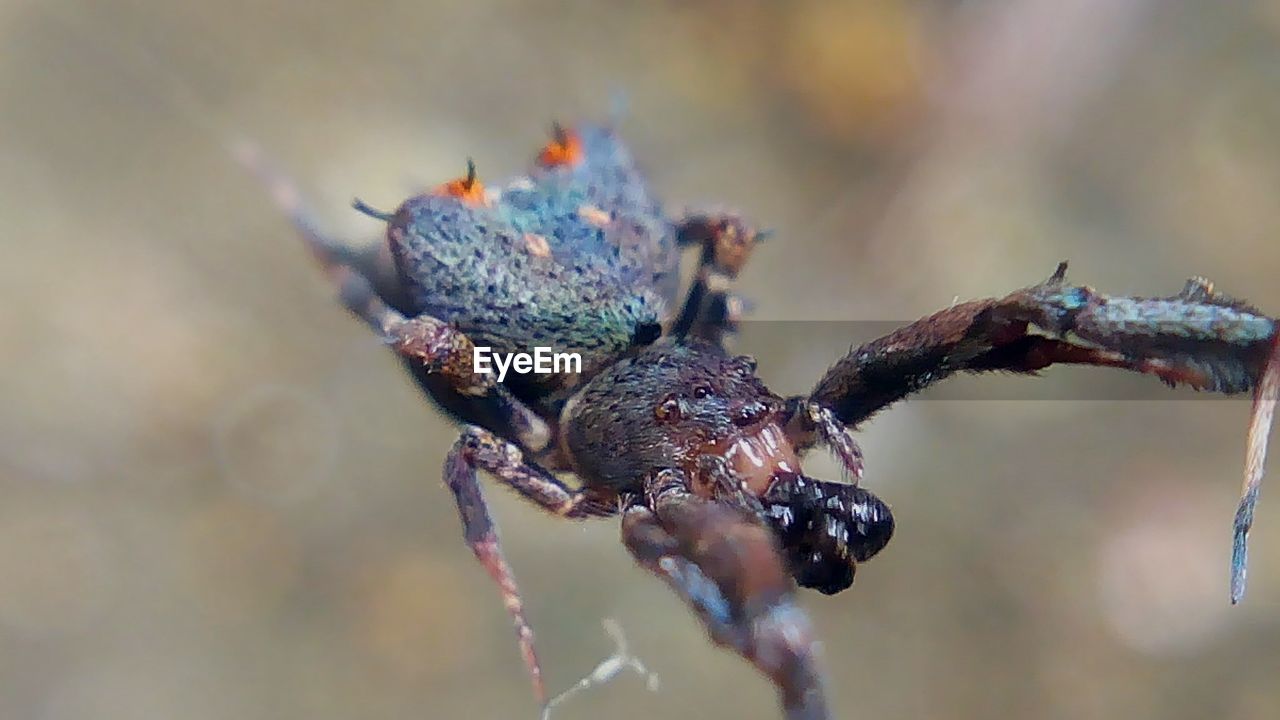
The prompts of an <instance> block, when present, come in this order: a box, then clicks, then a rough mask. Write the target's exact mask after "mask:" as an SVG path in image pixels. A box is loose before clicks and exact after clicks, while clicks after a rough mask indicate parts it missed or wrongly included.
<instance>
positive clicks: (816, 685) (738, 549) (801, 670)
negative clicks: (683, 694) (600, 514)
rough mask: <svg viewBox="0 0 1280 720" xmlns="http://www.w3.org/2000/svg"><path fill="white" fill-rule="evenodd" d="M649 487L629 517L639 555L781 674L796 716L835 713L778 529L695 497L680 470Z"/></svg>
mask: <svg viewBox="0 0 1280 720" xmlns="http://www.w3.org/2000/svg"><path fill="white" fill-rule="evenodd" d="M646 485H647V489H646V493H645V497H644V498H643V499H642V498H640V497H632V498H629V499H628V500H627V501H626V503H625V506H624V509H623V516H622V538H623V542H624V543H625V544H626V546H627V549H628V550H630V551H631V554H632V555H633V556H634V557H635V558H636V561H637V562H639V563H640V564H641V565H642V566H644V567H645V568H648V569H649V570H650V571H651V572H653V573H655V574H656V575H658V576H659V577H661V578H662V579H663V580H665V581H666V582H667V584H668V585H670V586H671V588H672V589H674V590H675V591H676V592H677V593H678V594H679V595H680V596H681V597H683V598H684V599H685V601H686V602H688V603H689V604H690V605H691V606H692V607H693V610H694V612H695V613H696V614H697V615H698V618H699V619H700V620H701V621H702V623H703V625H705V626H706V628H707V631H708V633H709V634H710V636H711V639H712V640H713V641H714V642H715V643H716V644H718V645H721V646H724V647H728V648H731V649H732V650H734V651H735V652H737V653H738V654H739V655H741V656H742V657H744V658H746V659H747V660H748V661H749V662H751V663H752V664H753V665H754V666H755V667H756V668H758V669H759V670H760V671H761V672H763V673H764V674H765V675H767V676H768V677H769V678H770V679H771V680H773V682H774V684H775V685H776V686H777V688H778V692H779V695H780V696H781V699H782V704H783V707H784V709H785V710H786V713H787V718H788V719H789V720H823V719H825V718H827V717H828V714H827V707H826V699H825V696H824V691H823V678H822V674H821V672H820V670H819V669H818V665H817V653H818V646H817V643H816V641H815V640H814V639H813V633H812V630H811V627H810V623H809V619H808V616H807V615H806V614H805V613H804V611H803V610H801V609H800V608H799V607H798V606H797V605H796V604H795V603H794V600H793V598H792V590H793V587H794V586H793V584H792V582H791V578H790V575H789V574H788V572H787V571H786V569H785V568H784V567H783V565H782V561H781V558H780V557H779V555H778V550H777V544H776V542H775V539H774V536H773V532H772V531H771V530H770V529H769V528H768V527H766V526H764V525H763V524H761V522H760V521H759V520H758V519H757V518H756V517H755V516H754V515H751V514H749V513H745V512H742V511H740V510H738V509H736V508H732V507H729V506H725V505H721V504H719V503H715V502H711V501H707V500H704V499H702V498H699V497H697V496H695V495H694V494H693V493H692V492H691V491H690V489H689V486H688V483H687V481H686V479H685V477H684V476H683V474H682V473H681V472H679V471H677V470H667V471H663V472H662V473H660V474H659V475H658V476H657V477H655V478H651V479H650V480H649V481H648V482H647V483H646Z"/></svg>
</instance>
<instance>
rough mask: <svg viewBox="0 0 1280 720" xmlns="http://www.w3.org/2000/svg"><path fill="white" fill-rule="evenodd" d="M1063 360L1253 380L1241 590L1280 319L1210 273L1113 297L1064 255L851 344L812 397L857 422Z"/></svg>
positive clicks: (1239, 530) (1163, 375)
mask: <svg viewBox="0 0 1280 720" xmlns="http://www.w3.org/2000/svg"><path fill="white" fill-rule="evenodd" d="M1054 363H1073V364H1083V365H1096V366H1100V367H1115V368H1123V369H1126V370H1133V371H1136V372H1141V373H1146V374H1150V375H1155V376H1156V377H1158V378H1159V379H1161V380H1162V381H1164V382H1166V383H1168V384H1170V385H1179V384H1185V385H1190V386H1192V387H1194V388H1196V389H1198V390H1209V391H1213V392H1221V393H1239V392H1245V391H1249V390H1252V391H1253V393H1254V403H1253V413H1252V416H1251V421H1250V430H1249V450H1248V463H1247V468H1246V478H1245V491H1244V497H1243V498H1242V499H1241V503H1240V507H1239V510H1238V512H1237V513H1236V519H1235V523H1234V527H1233V537H1234V541H1233V547H1234V550H1233V560H1232V599H1233V601H1238V600H1239V599H1240V597H1241V596H1242V595H1243V592H1244V561H1245V558H1246V547H1245V539H1246V536H1247V534H1248V530H1249V526H1250V524H1251V523H1252V519H1253V508H1254V504H1255V503H1256V501H1257V497H1258V486H1259V483H1260V482H1261V477H1262V465H1263V460H1264V456H1265V454H1266V440H1267V434H1268V432H1269V430H1270V426H1271V421H1272V417H1273V415H1274V408H1275V396H1276V391H1277V387H1278V386H1280V377H1278V376H1280V339H1278V334H1277V322H1276V320H1274V319H1273V318H1270V317H1268V316H1266V315H1264V314H1262V312H1261V311H1259V310H1258V309H1257V308H1254V307H1252V306H1250V305H1248V304H1246V303H1244V302H1241V301H1239V300H1236V299H1234V298H1230V297H1227V296H1225V295H1221V294H1218V293H1215V292H1214V289H1213V286H1212V285H1211V284H1210V283H1208V281H1205V280H1203V279H1201V278H1193V279H1192V280H1191V281H1189V282H1188V283H1187V284H1186V286H1185V287H1184V288H1183V289H1182V291H1181V292H1179V293H1178V294H1177V295H1173V296H1170V297H1159V298H1140V297H1125V296H1108V295H1104V294H1102V293H1099V292H1097V291H1095V290H1093V289H1092V288H1089V287H1085V286H1075V285H1068V284H1067V282H1066V263H1063V264H1062V265H1060V266H1059V267H1058V270H1057V271H1056V272H1054V274H1053V275H1052V276H1051V277H1050V278H1049V279H1048V280H1047V281H1045V282H1043V283H1040V284H1039V285H1033V286H1031V287H1028V288H1025V289H1022V290H1018V291H1016V292H1013V293H1011V294H1009V295H1007V296H1005V297H1003V298H990V299H986V300H975V301H972V302H967V303H962V304H959V305H956V306H954V307H951V308H948V309H946V310H943V311H941V312H938V313H935V314H933V315H930V316H928V317H926V318H923V319H921V320H918V321H916V322H914V323H912V324H910V325H907V326H905V327H903V328H900V329H898V330H897V331H895V332H893V333H890V334H889V335H886V336H885V337H882V338H880V339H878V340H873V341H871V342H869V343H867V344H866V345H863V346H861V347H859V348H857V349H855V350H853V351H852V352H850V353H849V354H848V355H846V356H845V357H844V358H843V359H841V360H840V361H839V362H837V363H836V364H835V365H834V366H833V367H832V368H831V369H830V370H828V371H827V373H826V375H825V376H823V378H822V379H821V380H820V381H819V382H818V385H817V387H816V388H815V389H814V391H813V393H812V394H811V395H810V399H811V400H813V401H815V402H817V403H818V404H820V405H822V406H823V407H826V408H828V409H829V410H831V411H832V412H833V413H834V415H835V417H836V418H837V419H839V420H840V422H842V423H844V424H846V425H850V426H853V425H857V424H858V423H860V422H862V421H863V420H865V419H867V418H869V417H870V416H871V415H873V414H874V413H876V412H877V411H879V410H880V409H882V408H884V407H886V406H888V405H890V404H892V403H894V402H896V401H898V400H900V399H902V398H904V397H906V396H907V395H909V394H911V393H915V392H918V391H920V390H923V389H924V388H926V387H928V386H930V385H932V384H933V383H936V382H938V381H939V380H942V379H944V378H947V377H950V376H951V375H953V374H955V373H957V372H961V371H968V372H982V371H990V370H1003V371H1007V372H1016V373H1034V372H1036V371H1037V370H1040V369H1042V368H1045V367H1048V366H1050V365H1052V364H1054Z"/></svg>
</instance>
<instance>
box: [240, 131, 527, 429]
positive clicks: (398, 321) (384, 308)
mask: <svg viewBox="0 0 1280 720" xmlns="http://www.w3.org/2000/svg"><path fill="white" fill-rule="evenodd" d="M237 158H238V159H239V160H240V162H241V163H242V164H244V165H245V166H246V167H248V168H249V169H250V170H251V171H252V172H253V173H254V174H255V175H257V176H258V178H259V179H260V180H261V181H262V182H263V183H264V184H265V185H266V186H267V188H268V190H269V191H270V192H271V196H272V198H273V199H274V200H275V202H276V205H278V206H279V207H280V209H281V210H282V211H284V212H285V213H286V214H287V215H288V216H289V218H290V220H292V222H293V225H294V227H295V228H296V230H297V232H298V234H299V235H300V236H301V237H302V238H303V240H304V241H305V242H306V245H307V249H308V250H310V251H311V254H312V256H314V257H315V258H316V261H317V262H318V263H319V264H320V267H321V268H322V269H323V270H324V272H325V275H326V276H327V277H328V278H329V280H330V282H332V283H333V285H334V287H335V288H336V289H337V291H338V296H339V298H341V300H342V303H343V305H344V306H345V307H346V308H347V309H348V310H349V311H350V312H351V313H352V314H354V315H355V316H356V317H358V318H360V319H361V320H363V321H364V322H365V323H367V324H368V325H369V326H370V327H372V328H373V329H374V331H375V332H378V333H380V334H381V335H382V336H383V337H384V338H385V339H386V342H387V343H388V344H389V345H390V346H391V347H392V348H393V349H395V350H396V351H397V352H398V353H399V354H400V355H402V356H403V357H405V358H408V359H413V360H416V361H420V362H421V363H422V364H423V366H424V367H426V368H427V370H428V371H429V372H432V373H438V374H440V375H441V376H442V377H445V378H447V380H448V382H449V385H450V387H451V388H452V389H453V390H454V391H456V392H458V393H460V394H461V395H464V396H467V397H471V398H480V399H483V400H484V401H485V402H487V403H490V404H491V405H492V407H493V408H494V409H495V414H496V415H497V416H498V417H499V418H500V420H501V423H502V425H503V429H504V430H505V431H507V432H508V433H509V434H510V435H511V436H512V437H515V438H517V439H519V440H520V441H521V443H523V444H524V445H525V446H526V447H528V448H530V449H532V450H535V451H537V450H542V449H544V448H545V447H546V446H547V443H548V442H549V440H550V431H549V430H548V428H547V425H546V423H545V422H544V421H543V420H542V419H541V418H540V417H538V416H537V414H536V413H534V412H533V411H532V410H531V409H530V408H528V407H526V406H525V405H524V404H523V403H522V402H520V401H519V400H518V399H516V398H515V397H513V396H512V395H511V393H510V392H509V391H507V389H506V388H505V387H503V386H501V385H498V384H497V382H496V381H495V380H494V379H493V377H492V376H491V375H489V374H484V373H477V372H475V368H474V351H475V348H474V346H473V345H472V343H471V340H470V339H469V338H467V337H466V335H464V334H463V333H462V332H461V331H459V330H457V329H455V328H454V327H452V326H451V325H449V324H448V323H446V322H444V321H442V320H438V319H436V318H433V317H429V316H426V315H419V316H416V317H413V318H407V317H405V316H404V315H403V314H402V313H400V312H399V311H398V310H396V309H395V308H394V307H392V304H391V303H394V302H396V297H397V296H398V295H399V294H401V292H402V290H401V288H400V287H399V283H398V282H396V281H395V280H394V274H395V270H394V265H393V261H392V260H391V257H390V251H389V249H388V246H387V244H386V243H381V244H379V246H378V247H379V248H380V249H379V251H378V252H377V253H376V254H375V255H374V256H372V257H362V256H360V255H359V254H356V253H353V252H352V251H351V250H350V249H349V248H347V247H346V246H345V245H344V244H343V243H340V242H337V241H335V240H334V239H332V238H330V237H328V236H327V235H325V234H324V233H323V232H321V231H320V229H319V224H318V223H317V222H316V221H315V219H314V218H313V217H312V215H311V213H310V212H309V211H308V210H307V209H306V207H305V206H304V203H303V199H302V193H301V191H300V190H299V189H298V188H297V186H296V185H295V184H294V183H293V181H292V180H290V179H289V178H288V177H286V176H285V175H284V174H282V173H280V172H278V171H277V170H276V169H275V168H273V167H271V166H270V165H269V164H268V163H267V162H266V160H265V159H264V158H263V157H262V155H261V153H260V152H258V151H257V149H256V148H254V147H253V146H250V145H243V146H241V147H240V148H238V149H237ZM472 170H474V168H472ZM456 182H465V181H456ZM470 182H472V183H473V184H474V177H472V178H470ZM355 206H356V209H357V210H360V211H361V212H363V213H365V214H368V215H371V216H374V217H377V218H379V219H383V220H386V219H388V216H387V215H386V214H384V213H379V212H378V211H376V210H373V209H371V208H369V207H368V206H366V205H364V203H362V202H360V201H359V200H357V201H356V203H355Z"/></svg>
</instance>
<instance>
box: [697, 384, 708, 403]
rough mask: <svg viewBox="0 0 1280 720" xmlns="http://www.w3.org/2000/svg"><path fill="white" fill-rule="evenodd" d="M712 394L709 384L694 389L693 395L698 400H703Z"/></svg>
mask: <svg viewBox="0 0 1280 720" xmlns="http://www.w3.org/2000/svg"><path fill="white" fill-rule="evenodd" d="M710 394H711V386H709V385H699V386H698V387H696V388H694V389H693V397H694V398H695V399H697V400H701V399H703V398H705V397H707V396H708V395H710Z"/></svg>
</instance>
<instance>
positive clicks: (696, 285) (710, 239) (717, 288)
mask: <svg viewBox="0 0 1280 720" xmlns="http://www.w3.org/2000/svg"><path fill="white" fill-rule="evenodd" d="M767 236H768V233H764V232H760V231H757V230H754V229H752V228H750V227H748V226H747V224H746V223H745V222H744V221H743V220H742V219H741V218H740V217H738V216H737V215H734V214H732V213H724V212H716V213H705V214H692V215H689V216H688V217H686V218H684V219H683V220H682V221H681V222H680V223H679V224H678V226H677V228H676V241H677V242H678V243H679V245H680V246H681V247H688V246H691V245H698V246H701V248H702V252H701V254H700V255H699V256H698V268H697V270H696V271H695V272H694V276H693V284H692V285H691V286H690V287H689V292H688V294H687V295H686V296H685V301H684V306H683V308H682V309H681V311H680V315H679V317H678V318H677V319H676V322H675V324H674V325H673V326H672V330H671V334H672V335H675V336H676V337H686V336H689V337H697V338H702V339H704V340H709V341H711V342H713V343H715V344H717V345H721V344H723V339H724V337H725V335H727V334H730V333H733V332H734V331H735V330H736V329H737V325H738V322H739V321H740V320H741V318H742V315H743V312H744V307H743V306H744V304H745V301H744V300H743V299H742V298H741V297H739V296H737V295H735V294H733V293H732V292H730V288H731V287H732V285H733V281H734V280H735V279H737V277H738V273H739V272H741V271H742V268H743V266H744V265H746V264H747V260H748V259H750V257H751V252H752V250H754V249H755V246H756V244H757V243H759V242H761V241H762V240H764V239H765V238H766V237H767Z"/></svg>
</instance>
